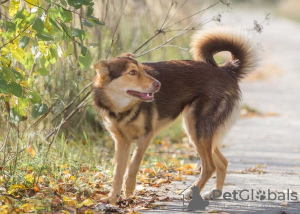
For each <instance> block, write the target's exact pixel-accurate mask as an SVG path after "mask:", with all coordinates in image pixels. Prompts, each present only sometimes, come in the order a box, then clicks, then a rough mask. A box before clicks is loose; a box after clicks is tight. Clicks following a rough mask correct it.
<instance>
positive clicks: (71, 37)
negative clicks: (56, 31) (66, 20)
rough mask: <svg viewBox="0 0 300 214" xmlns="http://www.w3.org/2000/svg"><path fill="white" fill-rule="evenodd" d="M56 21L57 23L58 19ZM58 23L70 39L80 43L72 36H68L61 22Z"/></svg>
mask: <svg viewBox="0 0 300 214" xmlns="http://www.w3.org/2000/svg"><path fill="white" fill-rule="evenodd" d="M56 22H57V23H58V24H59V22H58V21H56ZM59 25H60V26H61V28H62V29H63V31H64V32H65V33H66V34H67V36H68V37H69V38H70V39H72V40H73V41H74V42H76V43H77V44H79V45H81V43H80V42H78V41H77V40H76V39H74V37H73V36H70V35H69V34H68V32H67V31H66V29H64V27H63V26H62V25H61V24H59Z"/></svg>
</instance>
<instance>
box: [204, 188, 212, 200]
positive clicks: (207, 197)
mask: <svg viewBox="0 0 300 214" xmlns="http://www.w3.org/2000/svg"><path fill="white" fill-rule="evenodd" d="M202 198H203V199H204V200H212V199H213V191H212V190H211V191H207V192H205V193H203V194H202Z"/></svg>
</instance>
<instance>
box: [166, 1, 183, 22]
mask: <svg viewBox="0 0 300 214" xmlns="http://www.w3.org/2000/svg"><path fill="white" fill-rule="evenodd" d="M187 2H188V0H185V2H183V3H182V4H181V5H180V7H179V8H178V10H177V11H176V12H175V13H174V15H173V16H172V17H171V18H170V19H169V20H168V21H167V22H166V23H165V25H167V24H168V23H169V22H170V21H171V20H172V19H173V18H174V17H175V16H176V15H177V13H178V12H179V11H180V10H181V9H182V8H183V6H184V5H185V4H186V3H187ZM165 25H164V26H165Z"/></svg>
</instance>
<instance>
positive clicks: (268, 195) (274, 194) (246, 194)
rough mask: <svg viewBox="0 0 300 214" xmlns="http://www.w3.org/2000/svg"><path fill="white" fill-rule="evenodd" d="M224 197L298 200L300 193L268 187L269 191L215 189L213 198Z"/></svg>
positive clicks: (226, 198)
mask: <svg viewBox="0 0 300 214" xmlns="http://www.w3.org/2000/svg"><path fill="white" fill-rule="evenodd" d="M218 198H219V199H224V200H228V201H229V200H236V201H238V200H242V201H249V200H252V201H253V200H261V201H263V200H269V201H275V200H279V201H286V200H287V201H297V200H298V194H297V192H293V191H291V190H290V189H287V190H286V193H285V192H278V191H271V190H270V189H268V190H267V191H264V190H254V189H251V190H247V189H243V190H239V191H237V190H233V191H232V192H222V191H220V190H214V191H213V200H215V199H218Z"/></svg>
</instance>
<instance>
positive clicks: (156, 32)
mask: <svg viewBox="0 0 300 214" xmlns="http://www.w3.org/2000/svg"><path fill="white" fill-rule="evenodd" d="M160 33H162V31H160V30H157V31H155V34H154V35H153V36H151V37H150V38H149V39H147V40H146V41H145V42H144V43H143V44H141V45H140V46H139V47H138V48H137V49H135V51H133V53H134V54H135V53H136V52H138V51H139V50H140V49H141V48H142V47H144V46H145V45H146V44H148V43H149V42H150V41H151V40H152V39H154V38H155V37H157V36H158V35H159V34H160Z"/></svg>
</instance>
